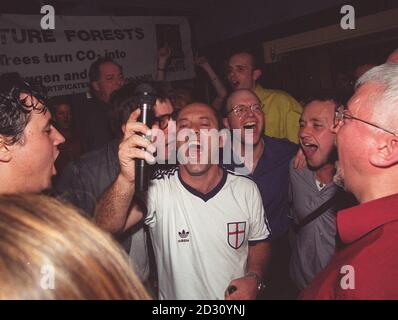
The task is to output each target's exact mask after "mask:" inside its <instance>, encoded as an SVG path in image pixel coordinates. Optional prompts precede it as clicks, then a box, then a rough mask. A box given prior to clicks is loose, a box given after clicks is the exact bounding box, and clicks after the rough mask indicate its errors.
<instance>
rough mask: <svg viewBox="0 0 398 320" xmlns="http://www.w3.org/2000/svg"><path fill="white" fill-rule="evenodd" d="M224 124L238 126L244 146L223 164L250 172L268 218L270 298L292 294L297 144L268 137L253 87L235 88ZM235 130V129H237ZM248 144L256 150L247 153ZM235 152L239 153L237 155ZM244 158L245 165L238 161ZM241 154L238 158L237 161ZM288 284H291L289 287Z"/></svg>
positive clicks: (267, 293)
mask: <svg viewBox="0 0 398 320" xmlns="http://www.w3.org/2000/svg"><path fill="white" fill-rule="evenodd" d="M224 125H225V126H226V127H227V128H230V129H235V130H236V129H238V130H240V131H239V134H238V135H236V134H233V137H234V139H239V145H240V147H241V150H235V156H234V157H232V163H230V164H227V163H225V160H226V159H225V158H224V167H225V168H227V169H229V170H232V171H236V172H239V173H243V174H245V175H248V176H250V177H251V178H252V179H253V180H254V181H255V182H256V183H257V186H258V188H259V190H260V193H261V196H262V199H263V204H264V209H265V213H266V215H267V218H268V222H269V227H270V229H271V236H270V237H269V238H268V241H271V242H272V245H271V258H270V261H269V265H268V266H267V271H266V276H265V279H264V281H265V282H266V285H267V284H268V285H267V287H268V290H266V296H267V298H273V299H284V298H290V297H291V296H289V295H288V294H287V293H288V292H289V288H290V286H289V285H288V283H287V279H288V278H289V271H288V266H289V253H290V252H289V251H290V250H289V243H288V230H289V226H290V219H289V198H288V190H289V162H290V160H291V159H292V158H293V157H294V155H295V154H296V152H297V148H298V146H297V145H296V144H294V143H291V142H289V141H288V140H287V139H279V138H273V137H268V136H265V135H264V134H263V132H264V114H263V111H262V109H261V103H260V101H259V99H258V97H257V96H256V94H255V93H254V92H252V91H250V90H245V89H241V90H236V91H234V92H233V93H232V94H231V95H230V96H229V97H228V99H227V101H226V106H225V118H224ZM235 133H236V131H235ZM248 145H250V146H252V148H253V149H252V150H253V153H252V154H250V156H249V154H245V150H246V153H247V150H248V149H250V148H248ZM236 153H239V154H240V155H239V154H238V155H237V154H236ZM239 157H240V158H241V160H242V161H241V162H243V165H244V168H242V166H240V165H239V164H237V163H238V162H239ZM237 158H238V161H236V160H237ZM288 287H289V288H288Z"/></svg>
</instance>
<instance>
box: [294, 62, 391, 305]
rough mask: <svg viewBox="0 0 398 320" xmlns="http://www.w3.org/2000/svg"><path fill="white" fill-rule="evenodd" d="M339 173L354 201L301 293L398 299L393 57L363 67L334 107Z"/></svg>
mask: <svg viewBox="0 0 398 320" xmlns="http://www.w3.org/2000/svg"><path fill="white" fill-rule="evenodd" d="M334 130H335V131H336V133H337V149H338V153H339V164H338V172H339V177H338V178H339V180H340V181H342V182H343V183H344V186H345V189H346V190H348V191H350V192H352V193H353V194H354V195H355V197H356V198H357V200H358V201H359V203H360V204H359V205H358V206H356V207H353V208H350V209H346V210H343V211H340V212H339V213H338V215H337V229H338V232H339V235H340V237H341V240H342V241H343V243H344V245H345V247H344V248H343V249H342V250H341V251H339V252H338V253H336V254H335V255H334V257H333V259H332V260H331V262H330V263H329V265H328V267H327V268H326V269H325V270H324V271H323V272H321V273H320V274H319V275H318V276H317V277H316V278H315V279H314V281H313V282H312V283H311V284H310V285H309V286H308V287H307V288H306V289H305V290H304V291H303V292H302V293H301V298H302V299H398V63H389V64H384V65H381V66H378V67H375V68H373V69H371V70H370V71H368V72H367V73H365V74H364V75H363V76H362V77H361V78H360V79H359V80H358V82H357V84H356V92H355V94H354V96H353V97H352V98H351V99H350V101H349V103H348V108H347V109H346V110H343V109H341V110H340V112H338V113H336V119H335V123H334Z"/></svg>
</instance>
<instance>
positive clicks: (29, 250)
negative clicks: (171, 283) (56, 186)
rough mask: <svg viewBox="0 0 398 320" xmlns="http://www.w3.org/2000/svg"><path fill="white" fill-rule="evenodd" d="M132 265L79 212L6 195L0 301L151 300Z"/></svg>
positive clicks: (0, 227) (0, 232)
mask: <svg viewBox="0 0 398 320" xmlns="http://www.w3.org/2000/svg"><path fill="white" fill-rule="evenodd" d="M128 261H129V260H128V257H127V255H126V254H125V253H124V252H123V250H122V249H121V248H120V247H119V246H118V245H117V244H116V242H115V241H114V240H113V239H112V238H111V237H110V236H109V235H108V234H106V233H105V232H103V231H101V230H100V229H99V228H98V227H96V226H95V225H94V224H92V223H91V222H90V221H88V220H87V219H86V218H84V217H82V216H81V215H80V214H78V213H77V212H76V210H75V209H74V208H73V207H71V206H69V205H66V204H64V203H62V202H60V201H58V200H56V199H53V198H49V197H46V196H39V195H1V196H0V288H1V290H0V299H149V298H150V297H149V295H148V294H147V292H146V290H145V289H144V287H143V285H142V283H141V282H140V280H139V278H138V277H137V275H136V274H135V273H134V271H133V267H132V266H131V265H130V264H129V262H128Z"/></svg>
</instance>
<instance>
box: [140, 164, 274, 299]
mask: <svg viewBox="0 0 398 320" xmlns="http://www.w3.org/2000/svg"><path fill="white" fill-rule="evenodd" d="M147 207H148V214H147V217H146V219H145V223H146V224H147V225H148V226H149V230H150V233H151V237H152V243H153V246H154V251H155V256H156V262H157V268H158V279H159V298H160V299H224V292H225V290H226V288H227V287H228V285H229V283H230V281H231V280H233V279H236V278H240V277H242V276H243V275H244V273H245V270H246V263H247V257H248V241H258V240H264V239H266V238H267V237H268V235H269V230H268V227H267V221H264V216H265V215H264V208H263V204H262V200H261V196H260V192H259V191H258V189H257V186H256V184H255V183H254V182H253V181H252V180H250V179H248V178H246V177H241V176H235V175H233V174H232V173H228V172H227V171H225V172H224V176H223V178H222V180H221V182H220V183H219V185H218V186H216V187H215V188H214V190H212V191H211V192H210V193H208V194H206V195H204V194H201V193H200V192H198V191H196V190H194V189H192V188H190V187H189V186H188V185H186V184H185V183H184V182H183V181H182V180H181V178H180V177H179V174H178V168H174V169H171V170H168V171H159V172H158V173H157V175H155V179H153V180H151V183H150V186H149V190H148V198H147Z"/></svg>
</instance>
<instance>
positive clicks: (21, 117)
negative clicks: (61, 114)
mask: <svg viewBox="0 0 398 320" xmlns="http://www.w3.org/2000/svg"><path fill="white" fill-rule="evenodd" d="M21 93H26V94H28V96H27V97H26V98H24V99H22V100H21V98H20V95H21ZM29 97H30V99H28V98H29ZM33 97H35V98H36V99H37V101H38V102H37V103H36V104H33ZM46 100H47V98H46V95H45V92H44V89H43V88H41V87H40V86H34V85H31V84H29V83H28V82H26V81H24V80H23V79H22V78H21V76H20V75H19V74H18V73H15V72H13V73H5V74H2V75H0V136H2V139H3V140H4V141H3V143H4V144H5V145H13V144H14V143H16V142H18V141H19V140H20V139H21V137H22V135H23V131H24V130H25V127H26V126H27V124H28V122H29V119H30V112H31V111H32V110H36V111H38V112H43V113H45V112H46V111H47V108H46V107H45V102H46ZM28 101H31V103H29V104H28ZM39 104H41V105H40V106H39Z"/></svg>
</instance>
